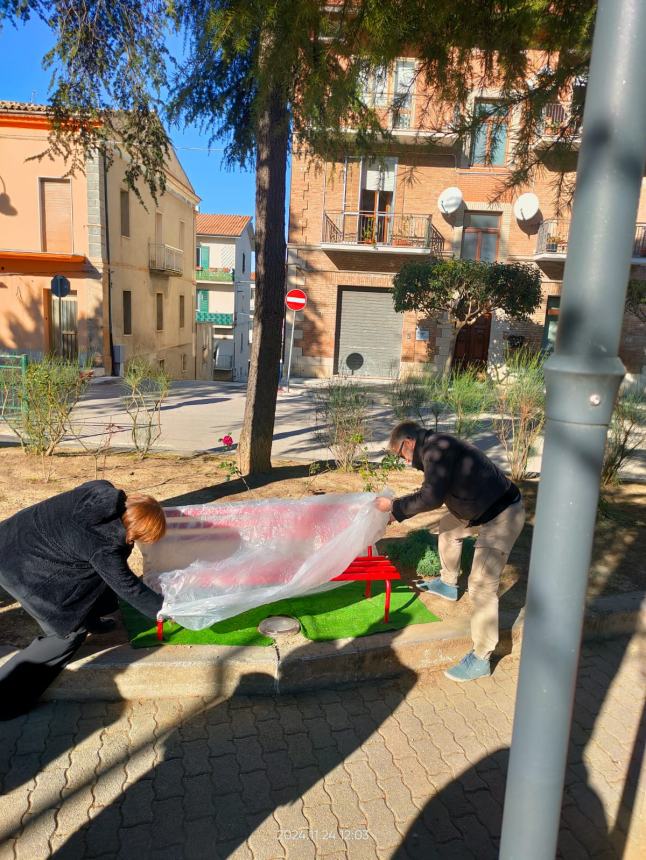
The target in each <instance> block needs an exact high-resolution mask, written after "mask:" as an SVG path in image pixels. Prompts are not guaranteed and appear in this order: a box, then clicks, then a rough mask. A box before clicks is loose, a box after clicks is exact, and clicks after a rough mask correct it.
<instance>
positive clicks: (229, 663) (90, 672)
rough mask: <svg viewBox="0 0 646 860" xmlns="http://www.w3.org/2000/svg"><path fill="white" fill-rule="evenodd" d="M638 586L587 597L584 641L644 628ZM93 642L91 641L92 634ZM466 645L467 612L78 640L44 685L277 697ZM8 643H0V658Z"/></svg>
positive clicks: (412, 667) (412, 666)
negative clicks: (326, 634)
mask: <svg viewBox="0 0 646 860" xmlns="http://www.w3.org/2000/svg"><path fill="white" fill-rule="evenodd" d="M643 598H644V595H643V593H642V592H630V593H627V594H621V595H612V596H609V597H603V598H600V599H598V600H595V601H594V602H593V603H592V604H591V605H590V606H589V607H588V610H587V612H586V618H585V625H584V638H585V639H586V640H593V639H602V638H610V637H614V636H622V635H626V634H631V633H634V632H639V633H641V634H642V635H646V601H644V600H643ZM522 614H523V613H522V612H521V614H520V615H519V616H518V617H517V618H515V619H514V618H513V617H512V616H511V615H509V614H502V613H501V619H500V621H501V644H500V646H499V648H500V651H501V653H512V654H519V653H520V643H521V638H522V627H523V618H522ZM96 641H97V642H98V643H100V641H101V640H100V639H99V640H96ZM470 644H471V640H470V635H469V621H468V619H467V618H464V619H457V620H447V621H441V622H435V623H432V624H417V625H414V626H412V627H408V628H405V629H404V630H399V631H393V632H391V633H379V634H375V635H373V636H366V637H363V638H360V639H339V640H335V641H331V642H310V641H308V640H306V639H305V638H304V637H302V636H301V635H297V636H289V637H284V638H281V639H279V640H277V641H276V643H275V644H274V646H273V647H266V648H262V647H248V646H208V645H195V646H166V647H163V648H145V649H132V648H130V646H128V645H115V646H112V647H107V648H106V647H101V646H100V644H99V646H98V647H97V646H94V647H93V646H92V645H91V644H90V645H88V646H86V647H84V648H83V649H82V650H81V652H79V654H80V656H79V658H78V659H76V660H74V661H73V662H72V663H70V664H69V666H67V668H66V669H65V670H64V671H63V672H62V673H61V676H60V678H59V679H58V681H57V682H56V683H55V684H54V685H52V687H50V689H49V690H48V692H47V698H49V699H68V700H77V701H116V700H135V699H164V698H172V699H175V698H180V697H191V696H203V697H207V698H215V697H218V696H229V695H231V694H232V693H234V692H236V693H244V694H250V695H280V694H287V693H293V692H298V691H301V690H316V689H325V688H330V687H335V686H347V685H350V684H355V683H359V682H361V681H368V680H377V679H380V678H392V677H396V676H398V675H403V674H406V673H412V674H414V675H417V676H419V675H431V674H433V673H434V672H438V671H440V670H442V669H444V668H446V667H447V666H449V665H451V664H452V663H455V662H456V660H458V659H459V658H460V657H462V656H463V655H464V654H465V652H466V651H468V650H469V647H470ZM12 653H14V651H13V649H10V648H8V647H3V648H1V649H0V663H3V662H4V661H5V659H8V657H9V656H10V654H12Z"/></svg>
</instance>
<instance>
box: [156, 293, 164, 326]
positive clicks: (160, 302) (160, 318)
mask: <svg viewBox="0 0 646 860" xmlns="http://www.w3.org/2000/svg"><path fill="white" fill-rule="evenodd" d="M156 310H157V331H163V329H164V294H163V293H157V308H156Z"/></svg>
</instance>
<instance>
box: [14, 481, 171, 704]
mask: <svg viewBox="0 0 646 860" xmlns="http://www.w3.org/2000/svg"><path fill="white" fill-rule="evenodd" d="M165 531H166V520H165V517H164V511H163V509H162V507H161V505H160V504H159V502H157V501H156V500H155V499H153V498H152V497H150V496H142V495H130V496H126V494H125V493H124V491H123V490H118V489H116V488H115V487H113V486H112V484H111V483H110V482H109V481H88V482H87V483H86V484H82V485H81V486H80V487H77V488H76V489H74V490H70V491H69V492H66V493H61V494H60V495H57V496H53V497H52V498H50V499H46V500H45V501H43V502H39V503H38V504H36V505H32V506H31V507H29V508H25V510H23V511H20V512H19V513H17V514H15V515H14V516H12V517H10V518H9V519H7V520H4V522H2V523H0V586H1V587H2V588H3V589H4V590H5V591H7V592H9V594H10V595H12V596H13V597H14V598H15V599H16V600H18V601H19V602H20V603H21V605H22V607H23V609H25V610H26V611H27V612H28V613H29V615H31V616H32V618H34V619H35V620H36V621H37V622H38V624H39V625H40V627H41V628H42V630H43V634H44V635H42V636H38V637H37V638H36V639H34V641H33V642H32V643H31V645H29V646H28V647H27V648H25V649H24V650H22V651H19V652H18V653H17V654H15V655H14V656H13V657H12V658H11V659H10V660H8V661H7V662H6V663H5V664H4V665H3V666H0V719H11V718H12V717H14V716H17V715H18V714H21V713H24V712H25V711H27V710H29V708H30V707H32V706H33V705H34V704H35V703H36V701H37V700H38V698H39V697H40V695H41V694H42V693H43V692H44V690H45V689H46V688H47V687H48V686H49V684H51V682H52V681H53V680H54V678H55V677H56V676H57V675H58V673H59V672H60V671H61V669H63V668H64V666H66V665H67V663H69V661H70V660H71V659H72V657H73V656H74V653H75V652H76V651H77V650H78V648H80V646H81V645H82V644H83V641H84V640H85V637H86V636H87V634H88V632H104V631H105V630H106V629H108V628H109V625H108V624H106V622H105V621H102V620H101V616H102V615H108V614H109V613H111V612H114V611H115V610H116V609H117V607H118V601H117V595H118V596H119V597H121V598H123V599H124V600H127V601H128V603H130V604H131V605H132V606H134V607H135V609H138V610H139V611H140V612H141V613H142V614H144V615H146V616H148V617H149V618H156V616H157V613H158V612H159V610H160V609H161V605H162V596H161V595H160V594H157V593H156V592H154V591H152V589H150V588H148V586H146V585H145V584H144V583H143V582H142V581H141V580H140V579H139V578H138V577H137V576H135V574H134V573H133V572H132V571H131V570H130V568H129V566H128V557H129V556H130V553H131V552H132V547H133V544H134V542H135V541H141V542H143V543H152V542H154V541H157V540H159V539H160V538H161V537H163V535H164V533H165Z"/></svg>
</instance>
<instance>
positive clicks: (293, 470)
mask: <svg viewBox="0 0 646 860" xmlns="http://www.w3.org/2000/svg"><path fill="white" fill-rule="evenodd" d="M225 459H226V458H223V457H220V456H213V455H200V456H197V457H192V458H180V457H176V456H170V455H156V456H151V457H149V458H147V459H145V460H143V461H142V460H139V459H138V458H137V457H136V456H135V455H132V454H110V455H109V456H108V457H107V458H106V460H105V464H104V462H103V459H101V460H99V461H98V462H97V461H95V458H94V457H93V456H91V455H87V454H78V455H75V454H70V453H65V454H59V455H57V456H55V457H53V458H50V462H48V463H47V464H46V467H45V468H44V467H43V464H42V463H41V461H40V460H39V459H38V458H32V457H27V456H25V455H24V454H23V453H22V451H21V450H20V449H18V448H15V447H3V448H0V520H2V519H5V518H6V517H9V516H11V515H12V514H14V513H15V512H16V511H18V510H20V509H21V508H23V507H27V506H28V505H31V504H34V503H35V502H38V501H41V500H42V499H46V498H48V497H49V496H51V495H54V494H55V493H60V492H63V491H65V490H69V489H72V488H73V487H75V486H77V485H78V484H81V483H83V481H88V480H92V479H94V478H95V477H99V478H106V479H107V480H109V481H111V482H112V483H113V484H115V486H118V487H122V488H123V489H124V490H125V491H126V492H127V493H129V492H135V491H137V492H146V493H149V494H150V495H153V496H156V497H157V498H158V499H159V500H160V501H162V502H163V503H165V504H173V505H188V504H199V503H206V502H211V501H215V500H217V499H223V498H226V499H227V500H229V501H232V502H235V501H240V500H242V499H243V498H244V497H249V495H251V497H253V498H256V499H267V498H303V497H306V496H309V495H312V494H315V493H339V492H357V491H361V490H363V489H364V481H363V479H362V478H361V476H359V475H357V474H345V473H341V472H338V471H335V470H330V471H323V472H321V473H320V474H317V475H316V476H314V477H311V476H310V474H309V468H308V466H307V465H304V464H302V463H290V462H279V461H277V462H276V463H275V468H274V469H273V471H272V472H271V474H269V475H265V476H261V477H259V478H256V479H254V480H253V481H252V482H250V489H247V488H246V487H245V486H244V484H243V483H242V482H241V481H240V480H237V479H232V480H227V475H226V471H225V469H223V461H224V460H225ZM47 473H48V474H47ZM46 477H47V480H45V478H46ZM388 483H389V486H390V487H392V489H393V491H394V492H395V493H396V494H397V495H401V494H403V493H406V492H410V491H411V490H414V489H416V488H417V487H418V486H419V483H420V473H419V472H416V471H415V470H411V469H406V470H405V471H402V472H394V473H391V476H390V478H389V481H388ZM522 489H523V494H524V497H525V504H526V507H527V513H528V516H527V523H526V525H525V529H524V530H523V533H522V535H521V536H520V538H519V540H518V541H517V543H516V546H515V547H514V550H513V552H512V554H511V557H510V560H509V564H508V565H507V567H506V568H505V572H504V575H503V580H502V585H501V595H502V596H501V609H502V610H510V611H517V610H519V609H520V607H522V605H523V603H524V599H525V587H526V579H527V571H528V567H529V550H530V544H531V537H532V529H533V522H534V507H535V501H536V492H537V489H538V482H537V481H535V480H534V481H525V482H524V483H523V486H522ZM441 514H442V512H441V511H437V512H432V513H430V514H424V515H420V516H418V517H415V519H413V520H409V521H407V522H406V523H401V524H398V523H395V524H393V525H391V526H390V527H389V529H388V532H387V538H388V539H397V538H403V537H405V536H406V534H407V533H408V532H409V531H412V530H415V529H419V528H425V527H429V528H431V530H433V526H434V525H435V524H436V523H437V521H438V520H439V519H440V517H441ZM645 525H646V486H645V485H643V484H624V485H622V486H619V487H617V488H613V489H612V490H609V491H607V492H606V493H605V494H604V501H603V503H602V506H601V508H600V515H599V518H598V522H597V529H596V534H595V546H594V554H593V562H592V566H591V570H590V584H589V590H588V594H589V597H590V598H594V597H598V596H601V595H607V594H616V593H619V592H626V591H634V590H637V589H643V587H644V582H645V580H646V575H645V572H644V568H645V563H644V558H645V557H646V530H645V529H644V526H645ZM139 561H140V559H137V558H136V557H133V569H135V571H137V572H139V571H138V569H139V567H140V565H139ZM401 573H402V575H403V576H404V578H405V579H407V580H409V581H412V579H413V578H414V575H415V574H414V571H412V570H405V569H403V570H402V571H401ZM422 599H423V600H424V602H425V603H427V605H428V606H429V608H430V609H432V610H433V611H434V612H435V613H436V614H439V615H440V616H441V617H449V616H453V615H462V614H465V613H468V612H469V609H470V607H469V602H468V595H466V594H465V595H464V597H463V598H462V599H460V601H459V602H458V603H457V604H454V605H452V604H447V603H446V602H445V601H441V605H440V606H438V605H437V604H438V602H440V601H437V600H436V599H434V598H432V597H429V596H428V595H422ZM38 632H39V628H38V626H37V625H36V623H35V622H34V621H32V619H31V618H29V616H27V615H26V613H24V612H23V611H22V610H21V609H20V607H19V606H18V605H17V604H16V603H15V602H14V601H13V600H12V599H11V597H9V595H7V594H5V592H3V591H2V590H0V643H1V644H12V645H14V646H19V647H20V646H22V645H25V644H27V643H28V642H29V641H30V640H31V638H33V636H35V635H38Z"/></svg>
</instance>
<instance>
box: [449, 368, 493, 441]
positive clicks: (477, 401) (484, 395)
mask: <svg viewBox="0 0 646 860" xmlns="http://www.w3.org/2000/svg"><path fill="white" fill-rule="evenodd" d="M446 403H447V407H448V409H449V410H450V411H451V412H453V413H454V414H455V434H456V436H464V437H466V438H469V437H471V436H473V435H475V432H476V430H477V428H478V421H479V419H480V416H481V415H482V413H483V412H486V411H487V409H489V407H490V405H491V386H490V384H489V382H488V380H487V379H486V378H484V379H483V378H481V374H479V373H478V371H476V370H473V369H472V368H467V369H466V370H458V371H454V372H453V373H451V375H450V376H449V378H448V380H447V389H446Z"/></svg>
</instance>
